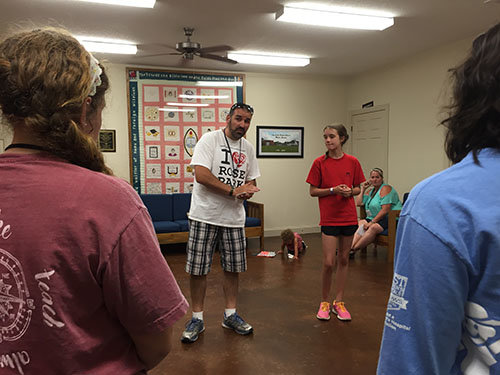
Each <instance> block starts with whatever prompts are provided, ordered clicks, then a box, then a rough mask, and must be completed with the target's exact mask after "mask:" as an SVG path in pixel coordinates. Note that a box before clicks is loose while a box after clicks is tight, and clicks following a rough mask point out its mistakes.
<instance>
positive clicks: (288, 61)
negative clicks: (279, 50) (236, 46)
mask: <svg viewBox="0 0 500 375" xmlns="http://www.w3.org/2000/svg"><path fill="white" fill-rule="evenodd" d="M227 57H228V58H230V59H232V60H236V61H238V62H239V63H242V64H258V65H277V66H306V65H309V63H310V62H311V59H310V58H309V57H308V56H297V55H278V54H270V53H266V52H253V51H248V52H247V51H240V52H228V54H227Z"/></svg>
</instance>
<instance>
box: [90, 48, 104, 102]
mask: <svg viewBox="0 0 500 375" xmlns="http://www.w3.org/2000/svg"><path fill="white" fill-rule="evenodd" d="M89 55H90V76H91V77H92V81H91V82H92V84H91V85H90V92H89V96H94V95H95V93H96V91H97V87H98V86H100V85H101V83H102V81H101V74H102V69H101V67H100V66H99V61H98V60H97V59H96V58H95V57H94V56H92V54H91V53H89Z"/></svg>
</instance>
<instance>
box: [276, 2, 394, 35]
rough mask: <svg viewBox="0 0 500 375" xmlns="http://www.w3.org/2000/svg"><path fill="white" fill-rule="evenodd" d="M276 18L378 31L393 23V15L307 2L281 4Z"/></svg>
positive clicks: (309, 23) (317, 24)
mask: <svg viewBox="0 0 500 375" xmlns="http://www.w3.org/2000/svg"><path fill="white" fill-rule="evenodd" d="M370 13H371V14H370ZM276 20H277V21H282V22H292V23H300V24H304V25H315V26H327V27H340V28H346V29H361V30H379V31H381V30H385V29H387V28H388V27H391V26H392V25H394V17H393V16H392V15H388V14H381V13H377V14H376V13H375V12H370V11H368V10H365V9H352V8H339V7H328V8H326V7H320V6H318V5H314V4H308V3H306V4H303V3H295V4H293V5H285V6H283V7H282V9H280V10H279V11H278V12H277V13H276Z"/></svg>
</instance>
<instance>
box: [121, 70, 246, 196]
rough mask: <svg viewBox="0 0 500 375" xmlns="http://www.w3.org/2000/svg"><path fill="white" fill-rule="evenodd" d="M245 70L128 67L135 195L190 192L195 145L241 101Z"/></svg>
mask: <svg viewBox="0 0 500 375" xmlns="http://www.w3.org/2000/svg"><path fill="white" fill-rule="evenodd" d="M244 78H245V76H244V75H243V74H216V73H208V74H207V73H196V72H195V73H191V72H180V71H179V72H176V71H166V70H146V69H139V68H127V83H128V99H129V103H128V104H129V135H130V177H131V178H130V180H131V182H132V185H133V187H134V189H135V190H136V191H137V192H138V193H139V194H176V193H189V192H191V191H192V188H193V179H194V174H193V169H192V167H191V166H190V162H191V157H192V156H193V151H194V146H195V145H196V143H197V142H198V140H199V139H200V138H201V137H202V136H203V134H205V133H207V132H211V131H214V130H217V129H221V128H224V127H225V126H226V116H227V114H228V113H229V109H230V108H231V105H232V104H233V103H235V102H242V101H244Z"/></svg>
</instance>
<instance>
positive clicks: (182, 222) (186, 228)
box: [174, 219, 189, 232]
mask: <svg viewBox="0 0 500 375" xmlns="http://www.w3.org/2000/svg"><path fill="white" fill-rule="evenodd" d="M174 223H176V224H178V225H179V227H180V231H181V232H189V225H188V220H187V219H186V220H176V221H174Z"/></svg>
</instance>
